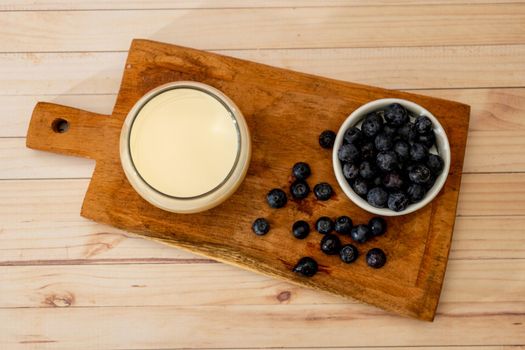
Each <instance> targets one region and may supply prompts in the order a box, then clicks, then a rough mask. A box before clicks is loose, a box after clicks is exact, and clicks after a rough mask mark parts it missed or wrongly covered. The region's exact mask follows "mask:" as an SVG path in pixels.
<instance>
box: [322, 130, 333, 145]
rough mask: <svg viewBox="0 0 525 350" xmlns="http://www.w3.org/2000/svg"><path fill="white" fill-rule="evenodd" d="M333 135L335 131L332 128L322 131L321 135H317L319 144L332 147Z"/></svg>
mask: <svg viewBox="0 0 525 350" xmlns="http://www.w3.org/2000/svg"><path fill="white" fill-rule="evenodd" d="M335 136H336V135H335V132H333V131H332V130H325V131H323V132H322V133H321V135H319V145H320V146H321V147H323V148H327V149H329V148H332V147H334V142H335Z"/></svg>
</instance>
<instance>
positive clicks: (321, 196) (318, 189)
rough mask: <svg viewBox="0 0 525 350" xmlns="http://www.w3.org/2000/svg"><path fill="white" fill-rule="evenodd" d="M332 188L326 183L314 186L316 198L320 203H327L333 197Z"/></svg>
mask: <svg viewBox="0 0 525 350" xmlns="http://www.w3.org/2000/svg"><path fill="white" fill-rule="evenodd" d="M332 193H333V190H332V186H330V184H327V183H326V182H321V183H318V184H317V185H315V186H314V194H315V197H316V198H317V199H318V200H320V201H327V200H329V199H330V197H332Z"/></svg>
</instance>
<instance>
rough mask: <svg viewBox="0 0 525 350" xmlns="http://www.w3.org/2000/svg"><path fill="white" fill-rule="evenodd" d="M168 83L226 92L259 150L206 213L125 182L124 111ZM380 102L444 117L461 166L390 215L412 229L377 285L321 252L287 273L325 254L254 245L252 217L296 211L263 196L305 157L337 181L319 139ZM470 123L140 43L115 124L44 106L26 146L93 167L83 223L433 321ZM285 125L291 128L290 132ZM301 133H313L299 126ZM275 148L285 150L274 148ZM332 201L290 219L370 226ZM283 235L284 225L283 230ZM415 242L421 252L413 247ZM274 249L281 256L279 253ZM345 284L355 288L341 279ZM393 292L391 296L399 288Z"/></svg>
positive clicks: (452, 113)
mask: <svg viewBox="0 0 525 350" xmlns="http://www.w3.org/2000/svg"><path fill="white" fill-rule="evenodd" d="M173 80H196V81H201V82H205V83H208V84H211V85H212V86H215V87H217V88H219V89H221V90H222V91H224V92H225V93H226V94H227V95H228V96H230V97H231V98H232V99H233V100H234V101H236V102H237V104H238V106H239V108H240V109H241V110H242V111H243V114H245V116H246V118H247V123H248V125H249V127H250V132H251V134H252V140H253V142H254V146H253V155H252V163H251V166H250V170H249V171H248V175H247V177H246V179H245V180H244V182H243V184H242V185H241V187H240V188H239V190H238V191H237V192H236V193H235V194H234V195H233V196H232V197H231V198H230V199H229V200H228V201H227V202H225V203H224V204H223V205H221V206H220V207H217V208H215V209H213V210H209V211H207V212H203V213H200V214H199V215H177V214H173V213H168V212H165V211H162V210H159V209H157V208H155V207H153V206H151V205H149V204H147V203H146V202H145V201H144V200H143V199H141V198H140V197H139V196H138V194H137V193H136V192H135V191H134V190H133V189H132V188H131V187H130V185H129V183H128V182H127V181H126V180H125V176H124V175H123V173H122V168H121V166H120V161H119V155H118V140H119V137H120V128H121V124H122V122H123V120H124V118H125V117H126V115H127V112H128V110H129V109H130V108H131V107H132V105H133V104H134V103H135V102H136V101H137V100H138V98H140V97H141V96H142V95H143V94H144V93H145V92H146V91H149V90H151V89H152V88H153V87H156V86H158V85H161V84H163V83H166V82H169V81H173ZM270 86H271V88H270ZM254 96H257V98H254ZM384 97H402V98H407V99H410V100H412V101H415V102H416V103H420V104H422V105H424V106H427V108H429V109H430V110H432V111H433V112H434V114H436V115H438V116H439V118H440V120H441V122H442V124H443V125H444V127H445V129H446V132H447V134H448V136H449V138H451V139H453V140H455V143H453V144H452V145H451V153H452V155H451V157H452V158H453V159H455V161H454V162H453V163H452V167H451V173H450V174H449V177H448V180H447V184H446V185H445V188H444V190H443V191H442V194H441V195H440V196H438V197H437V198H436V199H435V200H434V201H433V204H432V206H428V207H427V208H426V210H423V211H420V212H418V213H417V214H414V215H408V216H403V217H397V218H391V219H389V227H390V230H393V231H394V232H404V231H410V232H411V235H410V236H408V235H407V236H402V235H398V236H397V237H393V238H392V239H391V240H388V239H387V240H384V241H385V242H382V247H383V248H384V249H385V250H386V251H388V252H389V253H388V254H389V268H387V269H382V270H381V271H379V273H378V274H377V276H374V277H373V278H371V276H370V275H369V273H368V272H367V271H366V269H367V267H366V266H364V265H363V264H362V265H359V263H357V264H356V266H357V268H356V269H355V270H350V269H347V268H346V267H345V266H331V265H332V264H330V262H329V261H325V260H326V259H327V258H326V256H322V257H316V259H318V261H319V263H320V265H321V267H322V270H323V271H324V272H325V273H322V274H318V275H316V276H315V277H314V278H312V279H304V278H300V277H298V276H297V275H295V274H293V272H291V267H292V266H293V265H294V264H295V262H296V261H297V259H298V258H297V257H296V256H295V254H293V253H292V252H297V251H302V253H301V254H302V256H304V255H311V254H314V252H318V249H316V246H317V245H318V242H310V243H307V244H306V247H307V248H306V250H305V248H304V247H305V245H302V244H301V245H300V244H299V243H298V242H297V241H287V242H283V241H282V238H279V235H277V234H273V235H268V236H264V239H258V240H257V241H256V240H253V239H249V240H248V239H246V235H247V234H250V226H251V222H252V220H253V219H250V218H253V217H257V216H260V215H261V213H267V215H270V216H269V220H270V221H271V222H273V223H274V225H275V223H281V225H282V226H284V225H286V224H288V223H289V222H290V213H286V211H283V210H281V211H278V212H275V213H273V212H272V213H270V212H268V207H267V206H266V205H265V204H264V201H262V200H261V198H264V196H265V194H266V193H267V191H268V188H272V187H276V186H282V182H281V184H279V183H277V182H276V179H283V180H281V181H287V180H286V179H287V178H288V177H289V175H288V174H289V167H290V164H293V162H295V161H296V159H298V158H302V157H304V155H305V154H308V156H309V157H310V159H307V161H308V162H310V163H311V164H316V165H317V168H319V169H320V170H317V172H314V174H313V177H312V181H320V180H321V179H324V181H327V180H328V181H329V182H332V183H335V181H334V179H333V178H334V175H333V173H332V171H331V167H330V166H329V165H328V166H326V167H323V166H322V164H323V160H324V162H326V161H327V160H328V164H329V163H330V162H329V158H330V157H328V156H327V155H324V156H323V152H319V146H318V142H317V138H318V134H319V132H320V131H321V130H323V129H326V128H331V127H332V128H333V129H336V126H337V125H339V124H340V123H341V122H342V121H343V120H344V118H346V116H347V115H348V111H349V110H353V109H355V108H357V107H358V106H360V105H361V104H363V103H364V102H366V101H370V100H373V99H377V98H384ZM312 115H314V116H316V118H312ZM468 115H469V107H468V106H465V105H461V104H459V103H454V102H450V101H445V100H437V99H432V98H429V97H424V96H419V95H411V94H406V93H400V92H392V91H388V90H382V89H377V88H372V87H367V86H362V85H356V84H351V83H343V82H340V81H334V80H328V79H325V78H320V77H315V76H309V75H305V74H300V73H294V72H291V71H286V70H280V69H277V68H272V67H269V66H263V65H259V64H256V63H253V62H248V61H241V60H238V59H234V58H229V57H225V56H218V55H214V54H210V53H206V52H203V51H197V50H191V49H185V48H181V47H176V46H170V45H166V44H160V43H155V42H151V41H144V40H135V41H134V43H133V45H132V47H131V49H130V53H129V56H128V59H127V62H126V70H125V73H124V77H123V80H122V85H121V90H120V93H119V96H118V97H117V103H116V105H115V108H114V112H113V115H112V116H111V117H109V116H103V115H97V114H93V113H89V112H85V111H80V110H76V109H73V108H70V107H63V106H59V105H53V104H46V103H39V104H38V105H37V106H36V108H35V110H34V112H33V116H32V119H31V123H30V125H29V130H28V137H27V145H28V147H30V148H34V149H39V150H46V151H51V152H56V153H64V154H69V155H78V156H84V157H88V158H93V159H97V166H96V168H95V173H94V174H93V178H92V180H91V183H90V186H89V188H88V192H87V194H86V197H85V200H84V203H83V206H82V211H81V214H82V215H83V216H84V217H87V218H90V219H92V220H95V221H98V222H101V223H106V224H110V225H113V226H115V227H118V228H124V229H126V230H130V231H133V232H137V233H138V234H141V235H143V236H145V237H148V238H152V239H156V240H159V241H162V242H165V243H168V244H174V245H177V246H180V247H183V248H185V249H188V250H191V251H195V252H198V253H201V254H204V255H207V256H210V257H212V258H216V259H218V260H220V261H226V262H229V263H233V264H236V265H239V266H242V267H245V268H248V269H250V270H255V271H258V272H261V273H265V274H268V275H271V276H276V277H280V278H284V279H287V280H289V281H292V282H294V283H298V284H301V285H304V286H310V287H313V288H318V289H322V290H327V291H330V292H332V293H334V294H337V295H342V296H351V297H354V298H356V299H358V300H362V301H366V302H369V303H371V304H373V305H377V306H380V307H383V308H385V309H387V310H392V311H396V312H399V313H401V314H404V315H408V316H413V317H417V318H420V319H424V320H431V319H432V318H433V315H434V312H435V307H436V305H437V301H438V299H439V294H440V290H441V283H442V280H443V275H444V268H445V266H446V261H447V257H448V251H449V245H450V240H451V234H452V227H453V224H454V217H455V209H456V203H457V196H458V188H459V182H460V179H461V171H462V163H463V155H464V147H465V142H466V132H467V128H468ZM59 117H61V118H65V119H67V120H68V121H69V122H70V124H71V127H70V131H68V132H67V133H64V134H58V133H54V132H53V130H52V129H51V128H50V125H51V124H52V122H53V120H55V118H59ZM292 117H293V118H292ZM292 121H293V123H292ZM286 123H288V124H289V126H288V127H283V126H284V125H286ZM330 124H332V125H330ZM297 126H307V127H302V128H301V127H300V128H299V129H298V128H297ZM288 128H293V129H294V130H296V131H297V133H296V134H294V135H298V136H297V137H291V135H290V134H289V133H288V131H287V129H288ZM283 140H287V141H283ZM275 144H279V145H280V147H279V148H278V149H276V148H275V147H274V145H275ZM324 153H328V152H324ZM328 155H329V153H328ZM327 158H328V159H327ZM314 167H315V166H314ZM263 172H265V173H266V172H269V173H270V174H269V175H270V176H269V177H268V178H267V179H268V180H263V179H264V177H261V175H262V174H263ZM332 202H334V204H332V203H330V206H326V205H322V206H320V205H314V204H313V203H310V202H308V203H307V202H305V201H303V202H302V203H300V205H299V207H298V209H295V208H294V209H292V215H293V216H294V218H295V219H297V218H298V217H305V215H306V216H307V217H309V218H314V217H317V216H319V215H320V213H321V212H323V211H325V210H335V211H338V212H345V213H350V214H352V215H355V217H356V218H357V219H358V220H361V221H363V220H365V218H366V220H368V218H367V217H365V218H363V217H362V218H359V216H363V214H364V213H363V212H362V211H360V210H356V209H357V208H356V207H355V206H353V205H352V204H351V203H350V202H349V201H347V200H344V199H343V198H336V200H335V201H332ZM124 203H125V204H124ZM289 207H290V206H289ZM282 215H286V216H282ZM331 215H332V216H334V215H335V214H331ZM436 217H437V218H439V219H436ZM232 218H236V219H232ZM277 231H281V229H280V228H277ZM282 231H283V233H284V231H286V230H284V229H282ZM251 237H253V236H251ZM267 237H268V238H267ZM417 241H419V242H425V244H421V243H420V244H414V242H417ZM389 245H390V246H389ZM276 246H282V247H283V249H277V250H276V249H275V247H276ZM402 247H403V249H402ZM269 252H271V253H269ZM316 255H319V254H316ZM396 255H397V256H398V259H396ZM401 256H403V259H400V257H401ZM383 271H385V272H383ZM350 280H351V281H353V282H354V283H352V284H348V283H341V282H342V281H350ZM393 285H396V288H392V286H393ZM387 286H388V287H387Z"/></svg>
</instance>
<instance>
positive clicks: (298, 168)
mask: <svg viewBox="0 0 525 350" xmlns="http://www.w3.org/2000/svg"><path fill="white" fill-rule="evenodd" d="M311 174H312V172H311V170H310V166H309V165H308V163H305V162H299V163H295V164H294V166H293V168H292V175H293V176H294V177H295V178H296V179H297V180H306V179H307V178H308V176H310V175H311Z"/></svg>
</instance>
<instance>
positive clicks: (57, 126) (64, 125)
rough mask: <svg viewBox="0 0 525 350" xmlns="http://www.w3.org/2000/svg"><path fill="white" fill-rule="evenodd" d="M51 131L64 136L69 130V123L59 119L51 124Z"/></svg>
mask: <svg viewBox="0 0 525 350" xmlns="http://www.w3.org/2000/svg"><path fill="white" fill-rule="evenodd" d="M51 129H53V131H54V132H56V133H58V134H63V133H65V132H66V131H68V130H69V122H68V121H67V120H65V119H62V118H57V119H55V120H53V122H52V123H51Z"/></svg>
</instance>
